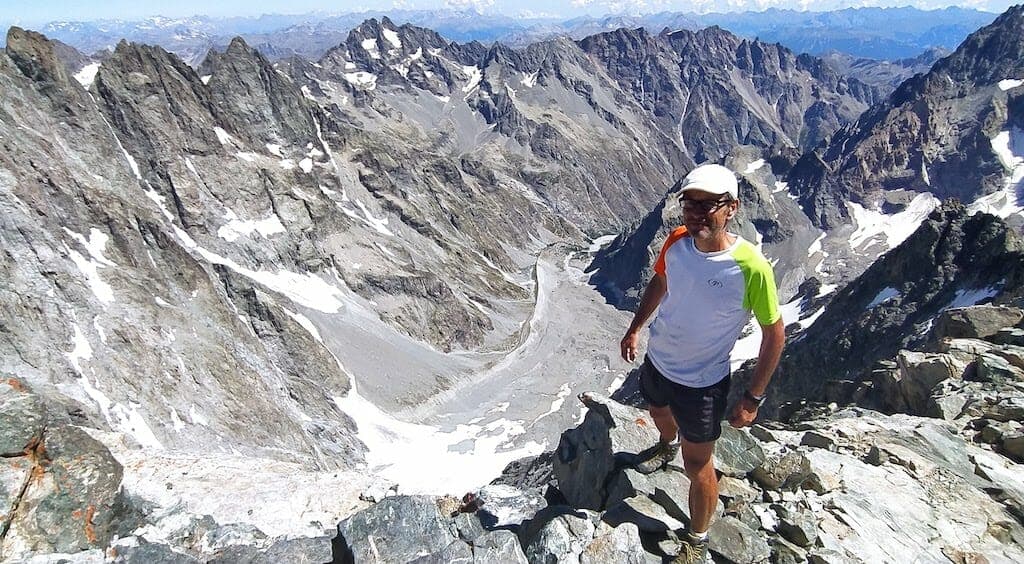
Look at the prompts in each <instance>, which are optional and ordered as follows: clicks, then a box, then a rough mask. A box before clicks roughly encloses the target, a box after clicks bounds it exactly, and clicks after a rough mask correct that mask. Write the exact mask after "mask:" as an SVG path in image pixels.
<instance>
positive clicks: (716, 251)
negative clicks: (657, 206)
mask: <svg viewBox="0 0 1024 564" xmlns="http://www.w3.org/2000/svg"><path fill="white" fill-rule="evenodd" d="M680 194H681V195H680V203H681V204H682V209H683V226H682V227H679V228H677V229H676V230H675V231H673V232H672V234H671V235H670V236H669V237H668V240H667V241H666V242H665V244H664V246H663V247H662V249H661V254H660V255H659V256H658V261H657V263H656V264H655V266H654V272H655V274H654V277H653V278H652V279H651V281H650V283H649V284H648V285H647V289H646V290H645V291H644V295H643V298H642V299H641V301H640V308H639V309H638V310H637V312H636V315H635V316H634V318H633V323H632V324H631V325H630V326H629V330H628V331H627V332H626V336H625V337H623V339H622V342H621V344H620V346H621V352H622V357H623V358H624V359H625V360H626V361H628V362H633V361H634V360H635V359H636V352H637V346H638V344H639V341H640V331H641V329H643V327H644V326H645V324H646V322H647V320H648V319H649V318H650V317H651V315H652V314H653V313H654V311H655V309H658V315H657V318H656V319H655V320H654V322H653V323H652V324H651V337H650V341H649V342H648V346H647V356H646V358H645V359H644V362H643V365H642V366H641V367H640V390H641V392H642V393H643V395H644V397H645V399H646V400H647V402H648V404H649V406H650V407H649V409H650V413H651V417H652V418H653V419H654V423H655V425H656V426H657V428H658V431H659V432H660V434H661V440H660V441H659V443H658V445H657V447H655V448H654V449H652V450H653V455H652V456H651V457H650V458H648V459H647V460H644V461H643V462H641V463H640V464H639V465H637V468H638V469H639V470H640V471H642V472H653V471H655V470H658V469H660V468H662V467H664V466H665V465H667V464H668V463H669V462H670V461H671V460H672V459H674V458H675V455H676V448H677V446H680V447H681V448H682V454H683V467H684V468H685V470H686V475H687V476H688V477H689V478H690V492H689V495H690V500H689V506H690V526H689V529H688V531H687V533H686V535H684V537H683V545H682V550H681V551H680V553H679V556H677V557H676V559H675V560H674V562H682V563H689V562H703V561H704V560H705V559H706V558H707V551H708V537H707V531H708V526H709V525H710V522H711V515H712V514H713V512H714V510H715V506H716V504H717V503H718V479H717V477H716V475H715V468H714V463H713V461H712V454H713V453H714V448H715V441H716V440H717V439H718V437H719V436H721V433H722V424H721V421H722V419H723V417H724V415H725V402H726V397H727V396H728V394H729V382H730V378H729V374H730V367H729V354H730V352H731V351H732V348H733V345H735V344H736V340H737V339H738V338H739V336H740V332H741V331H742V330H743V327H744V326H745V325H746V323H747V321H748V320H749V319H750V315H751V313H753V315H754V317H755V318H756V319H757V322H758V323H759V324H760V326H761V330H762V337H761V347H760V352H759V354H758V357H757V366H756V368H755V371H754V376H753V379H752V381H751V382H750V386H749V387H748V388H747V389H746V390H745V391H744V394H743V399H741V400H740V402H739V403H738V404H737V405H736V407H735V409H734V410H733V412H732V414H731V416H730V417H729V423H730V424H732V425H733V426H734V427H743V426H745V425H749V424H750V423H751V422H752V421H753V420H754V418H755V417H756V416H757V409H758V407H759V406H760V405H761V403H762V402H763V401H764V397H765V390H766V388H767V387H768V381H769V380H770V379H771V376H772V373H773V372H774V371H775V367H776V366H777V365H778V362H779V356H780V355H781V354H782V346H783V344H784V342H785V326H784V324H783V322H782V318H781V315H780V314H779V301H778V295H777V293H776V289H775V279H774V275H773V273H772V268H771V265H770V264H769V263H768V261H767V260H766V259H765V258H764V256H763V255H762V254H761V253H760V251H758V250H757V248H756V247H755V246H754V245H752V244H751V243H750V242H748V241H745V240H744V239H743V238H742V237H739V236H738V235H734V234H732V233H729V232H728V231H727V230H726V227H727V226H728V224H729V221H730V220H731V219H732V218H733V217H734V216H735V215H736V210H737V209H738V208H739V200H738V195H737V184H736V176H735V175H734V174H733V173H732V171H730V170H729V169H727V168H725V167H723V166H719V165H714V164H710V165H702V166H699V167H697V168H695V169H693V170H692V171H691V172H690V174H688V175H686V178H685V179H684V180H683V186H682V190H681V192H680ZM659 306H660V308H659ZM677 436H678V438H679V443H678V445H677V444H676V443H675V441H676V439H677Z"/></svg>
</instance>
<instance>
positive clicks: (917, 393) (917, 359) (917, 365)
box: [896, 350, 966, 415]
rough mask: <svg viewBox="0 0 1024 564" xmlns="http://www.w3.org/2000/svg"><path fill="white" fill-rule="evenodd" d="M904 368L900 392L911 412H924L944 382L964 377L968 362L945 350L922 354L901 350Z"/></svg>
mask: <svg viewBox="0 0 1024 564" xmlns="http://www.w3.org/2000/svg"><path fill="white" fill-rule="evenodd" d="M896 361H897V363H898V364H899V368H900V382H899V384H900V385H899V391H900V394H901V395H902V396H903V398H904V400H905V402H906V405H907V408H908V412H909V413H911V414H915V415H920V414H923V413H925V412H926V411H927V408H928V399H929V398H930V397H931V395H932V390H933V389H935V386H937V385H938V384H939V383H940V382H943V381H945V380H948V379H950V378H960V377H961V376H963V373H964V369H965V368H966V363H964V362H963V361H960V360H958V359H957V358H956V357H954V356H952V355H949V354H943V353H938V354H934V353H920V352H914V351H906V350H903V351H900V352H899V354H897V356H896Z"/></svg>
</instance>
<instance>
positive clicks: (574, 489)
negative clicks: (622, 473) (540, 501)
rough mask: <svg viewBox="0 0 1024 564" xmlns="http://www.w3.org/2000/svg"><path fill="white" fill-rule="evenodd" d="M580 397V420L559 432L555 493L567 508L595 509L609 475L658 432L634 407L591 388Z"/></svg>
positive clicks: (632, 460) (600, 504) (651, 441)
mask: <svg viewBox="0 0 1024 564" xmlns="http://www.w3.org/2000/svg"><path fill="white" fill-rule="evenodd" d="M580 399H581V400H582V401H583V403H584V404H585V405H586V406H587V407H588V408H589V410H588V411H587V415H586V417H585V418H584V419H583V423H581V424H580V425H579V426H578V427H576V428H575V429H570V430H568V431H566V432H564V433H562V437H561V439H560V440H559V442H558V449H557V450H556V451H555V460H554V463H553V469H554V474H555V479H556V480H557V482H558V489H559V491H560V492H562V495H564V496H565V498H566V500H567V501H568V502H569V503H570V504H571V505H572V506H574V507H580V508H586V509H595V510H600V509H603V508H604V506H605V502H606V497H607V492H606V488H607V484H608V482H609V480H610V479H611V478H612V477H613V473H614V472H615V471H616V470H617V469H618V468H619V467H622V466H628V465H630V464H631V463H635V462H636V453H639V452H642V451H644V450H645V449H648V448H650V447H651V446H652V445H654V444H655V443H657V442H658V437H659V435H658V431H657V429H656V428H655V426H654V422H653V421H652V420H651V419H650V417H649V416H648V415H647V414H646V413H645V412H643V411H641V410H639V409H636V408H632V407H626V406H624V405H622V404H620V403H618V402H615V401H613V400H610V399H608V398H605V397H604V396H601V395H599V394H595V393H592V392H587V393H585V394H583V395H582V396H581V397H580Z"/></svg>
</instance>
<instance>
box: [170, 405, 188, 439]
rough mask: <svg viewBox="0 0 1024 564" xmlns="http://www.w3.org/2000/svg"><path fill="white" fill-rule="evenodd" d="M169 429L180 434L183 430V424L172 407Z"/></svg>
mask: <svg viewBox="0 0 1024 564" xmlns="http://www.w3.org/2000/svg"><path fill="white" fill-rule="evenodd" d="M171 427H173V428H174V431H175V432H177V433H180V432H181V430H182V429H184V428H185V422H184V421H182V420H181V417H178V412H177V411H175V409H174V408H173V407H172V408H171Z"/></svg>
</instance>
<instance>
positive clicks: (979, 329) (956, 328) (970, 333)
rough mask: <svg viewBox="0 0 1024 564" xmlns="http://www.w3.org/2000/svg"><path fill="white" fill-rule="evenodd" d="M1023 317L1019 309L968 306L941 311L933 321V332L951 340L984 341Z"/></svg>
mask: <svg viewBox="0 0 1024 564" xmlns="http://www.w3.org/2000/svg"><path fill="white" fill-rule="evenodd" d="M1022 317H1024V315H1022V312H1021V310H1020V309H1019V308H1015V307H1005V306H989V305H980V306H970V307H962V308H952V309H947V310H945V311H943V312H942V313H941V314H940V315H939V317H938V319H936V320H935V327H934V331H935V333H936V334H938V335H942V336H945V337H952V338H969V339H984V338H987V337H991V336H993V335H995V334H997V333H998V332H999V331H1000V330H1001V329H1003V328H1006V327H1012V326H1013V325H1015V324H1017V323H1018V322H1020V320H1021V318H1022Z"/></svg>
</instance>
